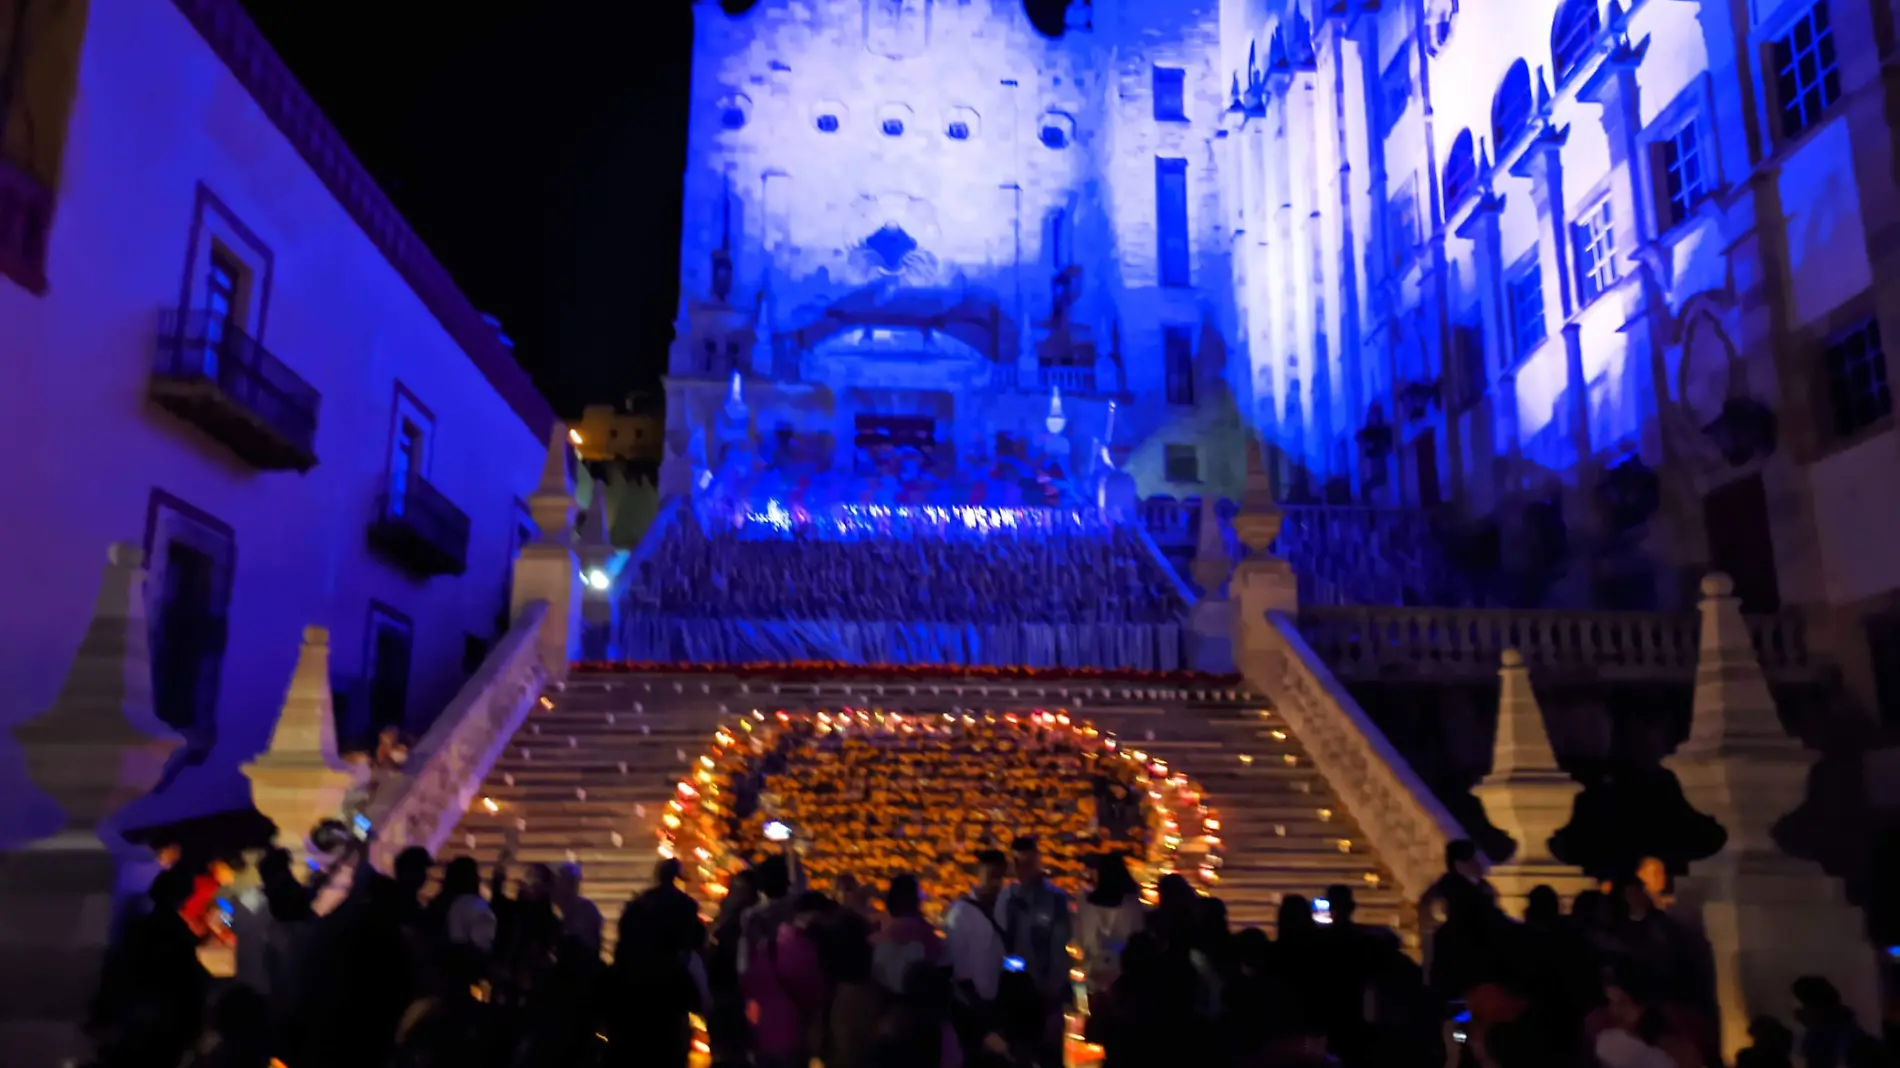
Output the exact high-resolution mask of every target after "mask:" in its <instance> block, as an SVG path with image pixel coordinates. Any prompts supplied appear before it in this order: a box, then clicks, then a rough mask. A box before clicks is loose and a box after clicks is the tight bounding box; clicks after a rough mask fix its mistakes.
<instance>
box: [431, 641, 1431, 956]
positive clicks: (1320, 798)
mask: <svg viewBox="0 0 1900 1068" xmlns="http://www.w3.org/2000/svg"><path fill="white" fill-rule="evenodd" d="M775 686H776V687H777V689H778V691H779V692H778V693H777V694H773V693H772V692H771V691H772V689H773V687H775ZM880 689H881V690H882V691H883V693H882V694H879V693H878V692H877V691H878V690H880ZM550 696H551V697H552V701H551V704H549V705H544V706H540V707H537V708H536V709H535V710H534V712H533V714H532V715H531V716H530V717H529V719H528V721H527V723H526V724H524V726H523V727H522V729H521V730H520V731H519V732H518V733H517V734H516V736H515V738H514V739H513V741H512V742H511V743H510V745H509V746H508V748H507V750H506V751H505V752H504V753H503V754H502V756H501V758H500V759H499V760H498V761H497V762H496V764H495V766H494V768H493V770H492V771H491V772H490V774H489V776H488V780H487V782H486V783H485V784H484V786H483V788H482V791H481V793H480V794H478V795H477V800H476V801H475V803H474V804H473V805H471V807H470V810H469V811H468V812H467V813H466V814H465V816H464V818H463V821H462V824H461V826H460V827H459V828H458V829H457V831H456V833H455V834H454V835H453V836H452V838H451V840H450V842H449V844H448V845H447V846H446V847H445V849H444V853H445V854H446V855H448V856H456V855H471V856H474V857H476V859H477V860H479V861H480V862H481V863H482V864H483V866H484V868H485V869H486V868H487V867H488V865H490V864H492V863H494V861H495V860H496V859H497V858H498V856H499V854H500V852H501V850H502V848H503V847H504V846H506V845H509V844H512V845H513V853H514V857H515V861H516V874H518V873H519V867H520V866H521V865H522V864H530V863H546V864H560V863H564V862H569V861H576V862H578V863H580V864H581V866H582V869H583V873H584V884H583V889H584V891H585V892H586V893H587V895H588V896H589V897H591V898H592V899H593V900H594V901H595V902H596V903H597V904H599V905H600V907H601V910H602V912H603V913H605V914H606V916H607V920H608V924H609V928H610V932H609V935H610V937H611V927H612V925H613V923H614V920H615V918H616V917H617V916H618V914H619V911H620V907H621V904H622V903H623V902H625V901H626V900H627V899H628V898H629V897H630V896H632V895H633V894H634V893H637V892H638V891H639V890H641V889H644V888H645V886H646V885H648V883H649V880H650V878H651V873H652V870H653V867H654V864H655V862H656V861H657V860H658V853H657V849H656V846H657V841H658V836H657V831H658V830H659V820H660V819H661V817H662V816H663V814H664V813H665V812H666V803H667V801H668V800H669V799H670V798H671V797H672V796H673V795H674V791H675V789H676V787H677V783H678V782H679V780H680V779H681V778H682V777H683V776H685V775H686V774H687V773H688V772H689V770H690V769H691V768H692V766H693V763H694V761H696V760H697V759H698V757H699V756H700V754H702V753H704V752H705V751H706V750H707V748H708V746H709V745H710V742H711V736H712V733H713V731H714V729H715V728H717V727H718V726H719V725H720V724H721V723H722V722H723V723H727V724H734V723H736V722H737V720H738V719H739V718H741V717H751V716H752V715H753V714H754V711H755V710H756V712H757V714H758V715H759V716H765V715H770V714H771V713H772V712H775V711H777V710H778V709H779V708H781V707H784V708H790V709H799V708H803V709H813V710H817V709H835V708H839V707H846V706H849V707H853V708H865V707H885V708H890V709H902V710H905V711H910V712H917V713H932V714H934V713H940V712H952V711H953V710H954V711H955V712H964V711H976V710H997V711H1003V710H1010V709H1015V710H1024V711H1027V710H1031V709H1036V708H1048V709H1056V708H1065V709H1068V710H1069V711H1070V712H1071V713H1072V714H1073V715H1074V716H1075V717H1076V718H1077V719H1079V720H1086V721H1088V722H1090V723H1093V724H1094V725H1095V726H1097V727H1098V728H1100V729H1101V730H1103V731H1105V732H1112V733H1113V734H1114V735H1115V737H1116V739H1117V741H1118V743H1119V744H1120V745H1121V746H1122V747H1123V748H1125V749H1128V750H1132V751H1139V752H1142V753H1143V754H1145V755H1146V756H1147V757H1148V758H1149V759H1150V760H1156V759H1159V760H1162V761H1165V762H1166V763H1167V766H1168V767H1169V768H1170V769H1172V770H1173V771H1177V772H1180V773H1182V774H1185V775H1187V776H1189V777H1190V778H1191V779H1192V780H1194V781H1195V782H1196V783H1197V784H1198V785H1199V786H1200V788H1201V789H1202V790H1203V791H1204V792H1205V794H1206V795H1207V796H1208V797H1209V798H1210V799H1211V805H1212V807H1213V809H1214V810H1215V811H1216V812H1217V813H1218V816H1219V820H1220V826H1219V828H1217V833H1218V835H1219V837H1220V839H1221V842H1222V854H1223V856H1222V865H1221V867H1220V869H1219V880H1218V884H1217V885H1216V886H1215V887H1213V892H1215V893H1217V894H1218V895H1219V896H1220V897H1221V898H1222V899H1223V900H1225V901H1226V903H1227V905H1228V911H1229V915H1230V918H1231V919H1232V921H1233V923H1234V925H1235V927H1236V928H1239V927H1244V926H1260V927H1264V928H1267V929H1269V930H1271V929H1272V928H1273V926H1274V924H1273V921H1274V916H1275V913H1276V911H1277V909H1278V907H1279V905H1280V901H1281V899H1282V897H1283V896H1284V895H1288V894H1295V893H1297V894H1303V895H1306V896H1307V897H1309V898H1311V897H1314V896H1318V895H1320V894H1321V893H1323V892H1324V890H1325V888H1326V887H1327V886H1329V885H1332V884H1340V883H1343V884H1347V885H1351V886H1353V887H1354V892H1355V896H1356V897H1357V899H1358V901H1359V902H1360V918H1361V919H1362V920H1363V921H1364V922H1368V923H1379V924H1388V925H1392V926H1400V925H1402V924H1403V923H1405V922H1406V920H1407V908H1406V903H1405V902H1404V901H1402V900H1401V899H1400V895H1399V894H1398V892H1397V890H1396V884H1395V883H1394V881H1393V880H1392V878H1391V877H1390V875H1389V873H1387V872H1386V871H1385V870H1384V869H1383V868H1381V867H1380V865H1379V864H1378V861H1377V858H1376V857H1374V856H1372V855H1371V853H1370V851H1369V849H1368V847H1367V844H1366V843H1365V842H1364V841H1363V839H1362V837H1361V836H1360V834H1359V831H1358V828H1357V826H1356V825H1355V824H1354V823H1353V822H1352V819H1351V816H1350V814H1348V813H1346V812H1345V811H1343V809H1342V808H1341V806H1340V805H1339V804H1338V802H1337V800H1336V799H1335V797H1334V795H1333V793H1332V791H1331V789H1330V788H1329V786H1328V785H1327V783H1326V782H1325V780H1324V779H1323V778H1322V777H1321V776H1320V775H1319V774H1318V772H1317V771H1315V770H1314V768H1313V767H1312V762H1311V761H1310V759H1308V758H1307V756H1306V754H1305V751H1304V750H1303V749H1301V748H1300V746H1299V743H1298V741H1297V740H1296V739H1294V738H1292V737H1291V736H1290V734H1289V732H1288V731H1287V730H1286V729H1285V727H1284V725H1282V724H1280V723H1279V722H1278V721H1277V720H1276V719H1275V718H1274V717H1273V715H1272V713H1271V711H1270V710H1268V709H1265V708H1263V707H1261V705H1262V702H1261V701H1260V699H1259V698H1258V697H1255V696H1250V695H1248V694H1247V693H1245V692H1244V691H1242V690H1239V689H1235V688H1233V684H1225V685H1194V684H1188V685H1182V684H1171V685H1150V684H1146V683H1144V684H1140V685H1135V684H1127V685H1123V684H1121V683H1119V682H1112V681H1105V680H1101V679H1093V678H1081V679H1069V680H1065V679H1060V678H1053V677H1049V678H1044V677H1038V678H1036V679H1034V680H1033V681H1018V680H1005V681H997V680H993V679H980V678H973V677H971V676H962V677H958V676H956V675H953V674H946V675H945V676H944V677H942V678H931V679H907V680H902V681H898V682H890V681H868V680H852V679H848V678H839V679H835V680H826V681H824V682H823V683H814V682H812V681H811V680H809V679H799V680H791V679H786V680H781V681H778V682H773V681H772V680H770V679H763V678H758V677H753V678H746V679H740V678H735V677H733V676H719V675H710V674H708V675H679V674H652V675H645V674H632V673H607V672H577V673H576V674H575V675H574V676H573V677H572V678H570V679H569V681H568V683H567V685H566V687H565V689H564V690H563V691H561V692H559V693H555V694H551V695H550Z"/></svg>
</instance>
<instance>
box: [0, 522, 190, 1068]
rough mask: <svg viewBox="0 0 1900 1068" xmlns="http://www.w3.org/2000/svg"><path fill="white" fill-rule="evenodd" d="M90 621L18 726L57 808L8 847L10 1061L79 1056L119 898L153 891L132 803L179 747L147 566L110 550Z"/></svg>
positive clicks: (2, 1037) (3, 856)
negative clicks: (155, 685) (158, 702)
mask: <svg viewBox="0 0 1900 1068" xmlns="http://www.w3.org/2000/svg"><path fill="white" fill-rule="evenodd" d="M108 560H109V563H108V565H107V567H106V571H105V579H104V582H103V583H102V584H101V585H100V589H99V597H98V600H97V601H96V602H95V604H94V607H93V614H92V622H91V623H90V624H89V625H88V626H87V628H86V633H85V637H84V638H83V639H81V641H80V645H79V651H78V655H76V656H75V657H74V658H73V662H72V666H71V667H70V668H69V669H68V670H67V673H66V681H65V683H64V685H62V686H61V687H60V692H59V696H58V697H57V698H55V699H54V701H53V705H52V707H51V708H50V709H48V710H47V711H46V713H45V714H44V715H42V716H40V717H39V718H38V719H35V720H33V721H32V722H30V723H27V724H24V725H23V726H20V727H18V728H16V729H15V731H14V737H15V739H16V740H17V741H18V743H19V746H20V749H21V751H22V753H23V754H24V755H25V758H26V767H27V774H28V777H29V778H30V779H31V780H32V782H33V784H34V785H35V786H37V787H39V789H40V791H42V792H43V793H44V794H45V795H47V796H48V797H49V798H50V799H51V801H52V802H53V804H54V805H55V806H56V807H57V812H58V815H57V817H56V818H55V819H53V820H51V821H50V826H49V827H47V828H44V829H42V828H35V830H36V831H39V832H40V834H41V835H42V836H41V837H39V838H37V840H33V841H29V842H28V843H27V844H26V845H24V846H21V847H18V848H14V849H11V850H9V851H7V852H5V853H0V1060H4V1061H5V1063H6V1064H7V1065H8V1066H9V1068H54V1066H56V1065H63V1064H66V1063H68V1062H69V1061H70V1060H73V1059H77V1058H82V1057H84V1056H85V1055H86V1053H87V1052H88V1051H89V1043H87V1041H86V1040H85V1037H84V1035H83V1034H82V1033H81V1030H80V1027H81V1024H82V1023H83V1021H84V1019H85V1014H86V1011H87V1008H88V1005H89V1003H90V1001H91V998H92V996H93V994H94V993H95V992H96V990H97V988H98V984H99V977H100V974H101V967H102V965H103V962H104V958H105V951H106V947H107V945H108V942H109V940H110V938H111V936H112V931H113V926H114V920H115V917H116V916H117V912H118V907H119V902H120V900H121V899H122V898H123V897H125V896H128V895H129V894H131V893H143V892H144V889H145V887H144V886H143V885H139V881H140V880H141V879H142V878H148V877H149V876H150V875H151V874H152V872H153V871H154V870H155V866H154V865H153V864H152V856H151V853H150V851H148V850H145V849H143V848H142V847H136V846H133V845H132V844H130V843H128V842H127V841H126V840H125V838H124V836H123V834H122V833H121V831H122V826H123V825H122V823H121V820H122V819H123V812H124V809H125V807H126V805H127V804H128V803H130V802H132V801H134V800H136V799H137V798H139V797H142V796H143V795H145V794H146V793H147V792H148V791H150V790H151V789H152V787H154V786H155V785H157V784H158V782H159V781H160V779H161V778H162V776H163V774H164V770H165V764H166V761H167V760H168V758H169V757H170V756H171V754H172V752H173V751H174V750H175V749H177V748H178V746H179V745H180V744H182V742H183V739H181V738H179V737H178V735H177V734H175V733H174V732H173V731H172V729H171V728H170V727H169V726H167V725H166V724H164V723H163V722H161V721H160V720H159V718H158V715H157V713H156V712H155V711H154V709H153V707H152V661H151V652H150V649H149V648H148V647H147V644H146V619H145V590H144V586H145V569H144V567H143V563H144V559H143V553H142V552H141V550H140V549H139V547H138V546H136V545H133V544H130V543H120V544H117V545H114V546H112V549H111V551H110V553H109V555H108Z"/></svg>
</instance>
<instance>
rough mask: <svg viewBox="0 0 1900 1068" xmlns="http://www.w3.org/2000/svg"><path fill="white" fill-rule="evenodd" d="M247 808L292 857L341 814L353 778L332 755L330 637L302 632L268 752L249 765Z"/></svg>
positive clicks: (333, 720)
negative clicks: (272, 828)
mask: <svg viewBox="0 0 1900 1068" xmlns="http://www.w3.org/2000/svg"><path fill="white" fill-rule="evenodd" d="M244 775H245V777H246V778H248V779H250V781H251V798H252V804H253V805H255V806H256V808H257V810H258V811H259V812H261V813H263V814H264V817H265V818H266V819H269V820H270V821H271V822H272V823H274V824H276V825H277V842H278V844H279V845H282V846H284V847H285V848H288V849H291V850H292V851H293V852H295V851H297V850H299V849H301V848H302V845H303V842H304V838H305V834H306V832H308V831H309V830H310V828H312V827H314V826H316V825H317V823H319V822H320V821H322V820H325V819H332V818H336V817H339V816H341V815H342V814H343V807H344V799H345V798H346V797H347V796H348V795H349V793H350V791H351V790H352V789H354V788H356V787H357V786H359V785H360V783H359V777H360V776H359V773H358V772H356V771H354V770H353V769H352V768H351V766H350V765H349V764H348V763H346V762H345V761H344V760H343V758H342V756H341V754H339V753H338V752H337V741H336V709H335V705H334V704H333V702H332V698H331V693H330V632H329V631H328V630H327V629H325V628H323V627H316V626H311V627H305V628H304V631H303V645H302V647H301V648H300V649H299V650H298V653H297V667H296V670H295V671H293V672H292V673H291V676H290V688H289V689H288V690H287V691H286V692H285V694H284V704H283V708H282V710H281V711H280V712H279V713H278V715H277V726H276V727H275V728H274V729H273V730H272V731H271V738H270V747H269V748H268V749H266V750H265V751H264V752H263V754H262V755H260V756H259V757H258V758H257V759H256V760H253V761H251V762H250V763H249V764H246V765H244Z"/></svg>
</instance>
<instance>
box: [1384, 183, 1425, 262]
mask: <svg viewBox="0 0 1900 1068" xmlns="http://www.w3.org/2000/svg"><path fill="white" fill-rule="evenodd" d="M1386 216H1387V219H1386V235H1385V239H1386V244H1387V245H1389V246H1390V251H1391V253H1392V269H1393V270H1394V271H1397V272H1400V273H1403V272H1404V271H1405V269H1406V268H1408V267H1410V266H1411V265H1412V260H1413V258H1414V257H1416V256H1417V255H1418V241H1419V233H1418V176H1417V175H1416V174H1415V175H1413V176H1412V177H1410V178H1407V179H1406V180H1405V182H1404V184H1402V185H1400V186H1399V187H1398V188H1397V189H1396V190H1395V191H1394V192H1393V194H1392V199H1391V200H1390V201H1388V202H1387V203H1386Z"/></svg>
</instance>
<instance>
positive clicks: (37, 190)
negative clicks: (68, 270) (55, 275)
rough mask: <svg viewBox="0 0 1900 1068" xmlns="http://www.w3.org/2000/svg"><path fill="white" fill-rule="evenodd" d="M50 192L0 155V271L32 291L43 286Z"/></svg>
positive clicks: (43, 287) (50, 222)
mask: <svg viewBox="0 0 1900 1068" xmlns="http://www.w3.org/2000/svg"><path fill="white" fill-rule="evenodd" d="M52 225H53V191H52V190H51V189H49V188H47V187H46V186H45V185H43V184H41V183H40V181H39V179H37V178H35V177H33V176H32V175H30V174H28V173H26V170H25V169H24V168H22V167H20V166H18V165H16V164H14V163H12V162H10V161H8V160H7V159H5V158H4V157H0V274H4V275H6V276H7V277H9V278H11V279H13V280H14V281H15V282H18V283H20V284H21V285H22V286H25V287H26V288H27V289H29V290H32V291H33V292H35V293H39V292H43V291H44V290H45V289H46V234H47V231H48V230H50V229H52Z"/></svg>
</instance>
